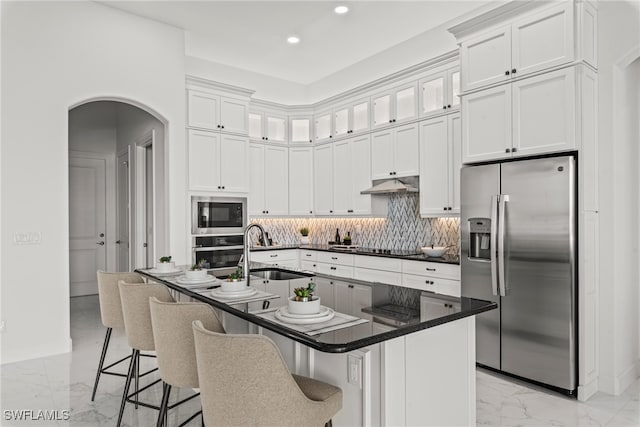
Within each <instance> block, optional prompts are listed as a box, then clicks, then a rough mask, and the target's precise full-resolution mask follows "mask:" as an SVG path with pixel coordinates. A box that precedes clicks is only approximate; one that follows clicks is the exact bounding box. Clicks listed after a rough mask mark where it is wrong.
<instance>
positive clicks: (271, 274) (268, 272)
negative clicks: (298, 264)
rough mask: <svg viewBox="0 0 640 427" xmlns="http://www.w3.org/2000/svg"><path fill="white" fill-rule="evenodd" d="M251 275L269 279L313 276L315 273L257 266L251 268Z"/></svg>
mask: <svg viewBox="0 0 640 427" xmlns="http://www.w3.org/2000/svg"><path fill="white" fill-rule="evenodd" d="M251 275H252V276H257V277H262V278H263V279H267V280H292V279H301V278H304V277H313V274H310V273H303V272H300V271H290V270H283V269H281V268H256V269H252V270H251Z"/></svg>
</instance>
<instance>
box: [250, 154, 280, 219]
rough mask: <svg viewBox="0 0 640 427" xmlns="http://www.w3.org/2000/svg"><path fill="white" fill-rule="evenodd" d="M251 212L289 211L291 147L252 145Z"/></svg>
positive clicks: (271, 212) (274, 212) (259, 214)
mask: <svg viewBox="0 0 640 427" xmlns="http://www.w3.org/2000/svg"><path fill="white" fill-rule="evenodd" d="M250 147H251V148H250V155H249V164H250V168H251V170H250V176H251V179H250V188H249V206H250V208H249V215H253V216H264V215H287V214H288V213H289V191H287V190H288V188H287V187H288V185H289V152H288V148H287V147H280V146H275V145H264V144H257V143H253V142H252V143H251V144H250Z"/></svg>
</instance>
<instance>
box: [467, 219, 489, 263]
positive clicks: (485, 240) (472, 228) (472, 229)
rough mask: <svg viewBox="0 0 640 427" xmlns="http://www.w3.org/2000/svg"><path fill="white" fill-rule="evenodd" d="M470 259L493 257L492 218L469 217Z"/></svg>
mask: <svg viewBox="0 0 640 427" xmlns="http://www.w3.org/2000/svg"><path fill="white" fill-rule="evenodd" d="M468 256H469V259H472V260H487V261H488V260H490V259H491V219H490V218H469V255H468Z"/></svg>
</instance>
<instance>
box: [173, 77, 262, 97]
mask: <svg viewBox="0 0 640 427" xmlns="http://www.w3.org/2000/svg"><path fill="white" fill-rule="evenodd" d="M185 83H186V86H187V89H193V88H198V89H209V90H216V91H223V92H226V93H231V94H234V95H238V96H242V97H248V98H250V97H251V96H252V95H253V94H254V93H255V92H256V91H255V90H252V89H247V88H243V87H240V86H234V85H230V84H227V83H221V82H216V81H213V80H207V79H203V78H202V77H196V76H193V75H190V74H187V75H186V78H185Z"/></svg>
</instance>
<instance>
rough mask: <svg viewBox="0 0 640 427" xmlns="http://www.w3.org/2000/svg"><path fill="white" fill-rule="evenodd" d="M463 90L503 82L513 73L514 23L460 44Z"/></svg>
mask: <svg viewBox="0 0 640 427" xmlns="http://www.w3.org/2000/svg"><path fill="white" fill-rule="evenodd" d="M460 64H461V68H462V91H463V92H466V91H468V90H471V89H475V88H478V87H481V86H487V85H489V84H492V83H497V82H501V81H504V80H507V79H509V78H510V74H511V27H502V28H498V29H495V30H493V31H490V32H487V33H484V34H481V35H480V36H478V37H475V38H473V39H470V40H468V41H465V42H463V43H462V44H461V45H460Z"/></svg>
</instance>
